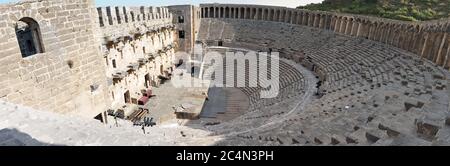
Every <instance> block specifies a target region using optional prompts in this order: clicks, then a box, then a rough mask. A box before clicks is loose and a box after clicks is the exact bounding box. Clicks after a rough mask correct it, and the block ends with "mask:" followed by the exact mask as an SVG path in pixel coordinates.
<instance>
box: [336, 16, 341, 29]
mask: <svg viewBox="0 0 450 166" xmlns="http://www.w3.org/2000/svg"><path fill="white" fill-rule="evenodd" d="M340 28H341V18H339V17H336V21H335V24H334V32H336V33H339V31H340Z"/></svg>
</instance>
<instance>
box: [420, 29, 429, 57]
mask: <svg viewBox="0 0 450 166" xmlns="http://www.w3.org/2000/svg"><path fill="white" fill-rule="evenodd" d="M427 44H428V34H427V35H426V36H425V41H424V43H423V45H422V52H421V53H420V57H422V59H423V58H424V56H425V51H426V48H427Z"/></svg>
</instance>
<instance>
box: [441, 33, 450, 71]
mask: <svg viewBox="0 0 450 166" xmlns="http://www.w3.org/2000/svg"><path fill="white" fill-rule="evenodd" d="M447 42H448V45H447V54H446V56H445V60H444V65H442V67H448V68H450V40H449V41H447ZM449 71H450V69H449Z"/></svg>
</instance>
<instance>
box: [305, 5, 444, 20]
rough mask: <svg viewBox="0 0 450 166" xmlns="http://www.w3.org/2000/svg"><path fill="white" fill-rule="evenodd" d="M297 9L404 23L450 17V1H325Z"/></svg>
mask: <svg viewBox="0 0 450 166" xmlns="http://www.w3.org/2000/svg"><path fill="white" fill-rule="evenodd" d="M298 8H300V9H309V10H321V11H335V12H343V13H352V14H363V15H373V16H378V17H384V18H390V19H396V20H404V21H426V20H434V19H440V18H448V17H450V14H449V13H450V0H396V1H389V0H325V1H324V2H322V3H321V4H310V5H306V6H300V7H298Z"/></svg>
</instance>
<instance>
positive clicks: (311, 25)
mask: <svg viewBox="0 0 450 166" xmlns="http://www.w3.org/2000/svg"><path fill="white" fill-rule="evenodd" d="M314 16H315V14H314V13H311V14H309V18H308V26H309V27H314Z"/></svg>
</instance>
